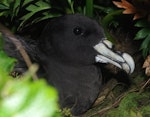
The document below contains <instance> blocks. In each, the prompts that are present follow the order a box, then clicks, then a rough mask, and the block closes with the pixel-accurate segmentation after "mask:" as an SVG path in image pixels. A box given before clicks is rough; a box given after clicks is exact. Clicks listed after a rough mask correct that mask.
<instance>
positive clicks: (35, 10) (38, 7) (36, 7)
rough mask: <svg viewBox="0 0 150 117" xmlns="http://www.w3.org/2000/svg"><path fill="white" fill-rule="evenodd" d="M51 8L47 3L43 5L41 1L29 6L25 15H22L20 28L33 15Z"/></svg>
mask: <svg viewBox="0 0 150 117" xmlns="http://www.w3.org/2000/svg"><path fill="white" fill-rule="evenodd" d="M50 8H51V6H50V5H49V4H48V3H45V2H43V1H38V2H36V3H35V5H33V4H31V5H29V6H28V7H27V8H26V10H28V11H29V13H27V14H26V15H24V16H23V17H22V18H21V20H23V21H22V22H21V24H20V26H22V25H23V24H24V23H25V22H26V21H27V20H28V19H30V18H31V17H32V16H33V15H35V14H36V13H38V12H41V11H44V10H48V9H50Z"/></svg>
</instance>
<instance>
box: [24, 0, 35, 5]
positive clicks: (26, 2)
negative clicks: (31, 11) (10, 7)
mask: <svg viewBox="0 0 150 117" xmlns="http://www.w3.org/2000/svg"><path fill="white" fill-rule="evenodd" d="M33 1H34V0H24V1H23V5H22V6H25V5H27V4H29V3H31V2H33Z"/></svg>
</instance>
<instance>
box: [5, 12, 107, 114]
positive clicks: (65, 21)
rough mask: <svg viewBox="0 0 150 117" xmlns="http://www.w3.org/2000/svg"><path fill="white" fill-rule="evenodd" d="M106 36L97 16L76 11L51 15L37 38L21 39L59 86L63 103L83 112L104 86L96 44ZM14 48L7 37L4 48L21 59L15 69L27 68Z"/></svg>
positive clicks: (22, 70) (49, 78) (29, 52)
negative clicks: (53, 16) (97, 62)
mask: <svg viewBox="0 0 150 117" xmlns="http://www.w3.org/2000/svg"><path fill="white" fill-rule="evenodd" d="M104 38H105V36H104V33H103V29H102V28H101V27H100V26H99V25H98V24H97V23H96V22H95V21H94V20H92V19H90V18H87V17H85V16H82V15H79V14H76V15H66V16H62V17H58V18H54V19H51V20H50V21H49V22H48V23H47V24H46V26H44V29H43V30H41V34H40V36H39V37H38V38H37V39H36V40H28V39H22V38H20V37H18V40H20V41H21V42H22V44H23V46H24V48H25V50H26V51H27V53H28V54H29V56H30V57H31V59H32V61H33V62H37V63H38V64H39V65H40V70H41V71H40V70H39V73H41V72H42V75H44V77H45V78H46V80H47V82H48V83H49V84H50V85H52V86H54V87H55V88H56V89H57V90H58V92H59V102H60V105H61V107H69V108H71V112H72V113H73V114H74V115H80V114H82V113H84V112H85V111H87V110H88V109H89V108H90V107H91V106H92V104H93V103H94V101H95V100H96V98H97V97H98V94H99V92H100V90H101V86H102V75H101V70H100V68H99V67H98V66H97V65H96V64H95V56H96V55H97V54H98V52H97V51H96V50H95V49H94V48H93V47H94V46H95V45H96V44H98V43H99V42H100V41H102V40H103V39H104ZM14 48H15V46H14V45H12V43H11V42H10V40H9V39H5V46H4V49H5V51H6V52H7V53H8V54H9V55H10V56H12V57H15V58H17V59H18V63H17V64H16V67H15V70H20V71H21V72H24V71H25V70H26V65H25V63H24V62H23V59H22V57H21V56H20V54H19V52H18V50H17V49H14Z"/></svg>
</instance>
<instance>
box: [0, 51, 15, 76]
mask: <svg viewBox="0 0 150 117" xmlns="http://www.w3.org/2000/svg"><path fill="white" fill-rule="evenodd" d="M15 61H16V60H15V59H12V58H10V57H8V56H7V55H6V54H5V53H4V52H3V51H2V50H0V70H1V71H2V72H8V73H9V72H10V71H12V69H13V66H14V62H15Z"/></svg>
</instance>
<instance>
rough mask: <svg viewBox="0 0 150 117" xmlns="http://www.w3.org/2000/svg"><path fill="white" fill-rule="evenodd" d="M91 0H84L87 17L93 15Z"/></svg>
mask: <svg viewBox="0 0 150 117" xmlns="http://www.w3.org/2000/svg"><path fill="white" fill-rule="evenodd" d="M93 7H94V5H93V0H86V6H85V15H86V16H88V17H93Z"/></svg>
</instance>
